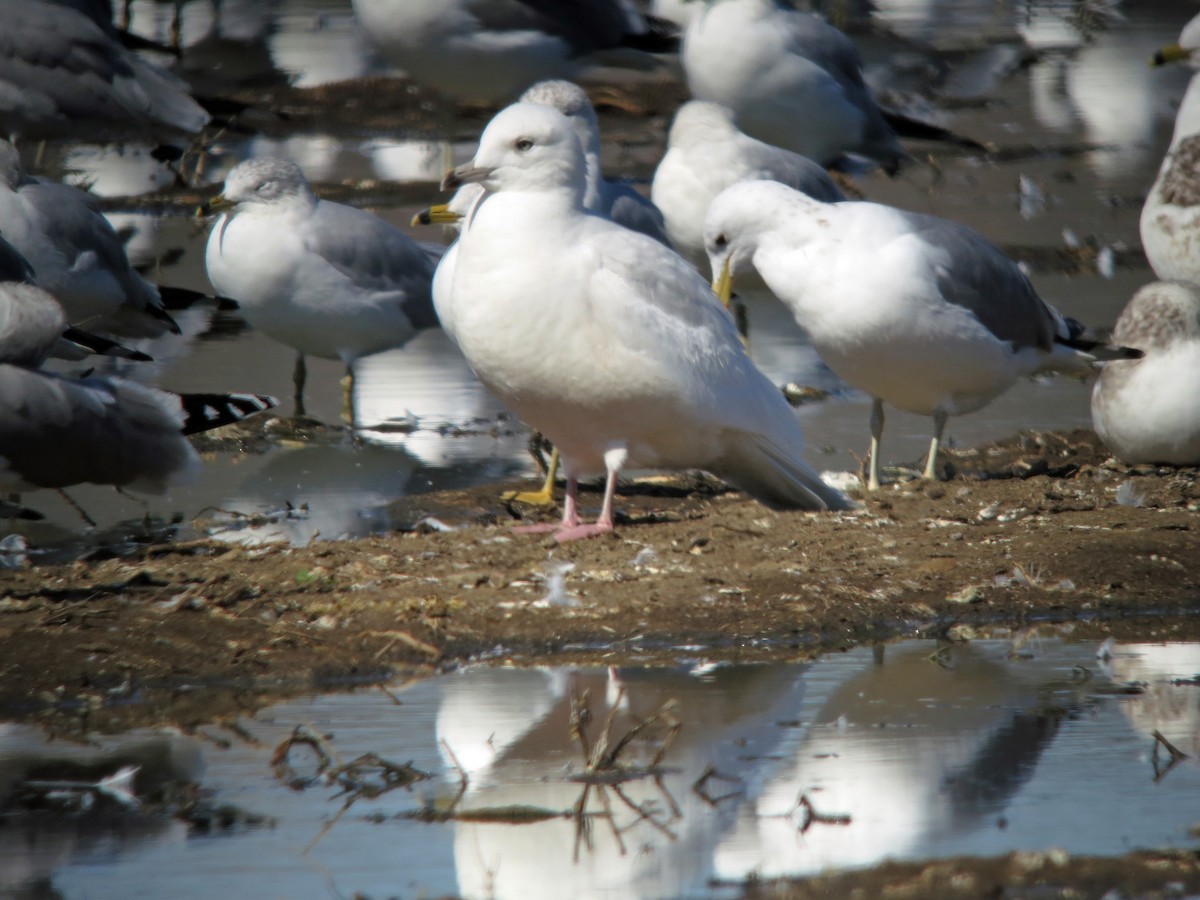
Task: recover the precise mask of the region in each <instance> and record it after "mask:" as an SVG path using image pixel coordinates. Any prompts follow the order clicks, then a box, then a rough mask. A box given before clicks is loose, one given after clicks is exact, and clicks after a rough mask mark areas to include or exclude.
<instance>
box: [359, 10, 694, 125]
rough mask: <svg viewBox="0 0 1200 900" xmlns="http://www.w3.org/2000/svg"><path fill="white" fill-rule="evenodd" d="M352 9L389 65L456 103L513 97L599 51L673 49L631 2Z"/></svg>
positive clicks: (565, 74) (566, 74)
mask: <svg viewBox="0 0 1200 900" xmlns="http://www.w3.org/2000/svg"><path fill="white" fill-rule="evenodd" d="M354 11H355V13H356V14H357V15H358V18H359V20H360V21H361V22H362V23H363V25H364V26H365V29H366V31H367V34H368V35H369V36H370V38H371V40H373V41H374V42H375V44H376V45H377V46H378V47H379V48H380V50H381V51H382V52H383V53H384V54H386V55H387V56H388V58H389V59H390V60H391V62H393V63H394V64H395V65H397V66H399V67H400V68H401V69H403V70H404V71H405V72H407V73H408V74H409V75H410V76H412V78H414V79H415V80H416V81H419V82H421V83H422V84H425V85H427V86H429V87H431V88H433V89H434V90H436V91H438V92H439V93H442V94H446V95H447V96H449V97H451V98H453V99H455V100H476V101H484V102H500V101H504V100H511V99H513V98H514V97H515V96H516V95H517V94H518V93H520V92H521V91H522V90H523V89H525V88H526V87H528V86H529V85H531V84H533V82H535V81H538V80H540V79H543V78H570V77H571V76H572V75H573V74H574V73H575V71H576V69H577V68H578V67H579V64H580V57H581V56H584V55H585V54H589V53H593V52H596V51H600V50H605V49H609V48H614V47H620V46H632V47H634V48H637V49H646V50H651V51H666V50H669V49H671V47H672V41H671V38H670V36H664V35H662V34H661V33H659V32H657V31H656V30H654V29H652V28H651V27H650V25H649V24H648V23H647V21H646V19H645V18H643V16H642V15H641V14H640V13H639V12H638V11H637V10H636V9H635V8H634V6H633V4H632V3H630V2H628V0H576V2H573V3H561V2H558V0H553V2H547V0H354Z"/></svg>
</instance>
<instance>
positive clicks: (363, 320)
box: [205, 159, 437, 420]
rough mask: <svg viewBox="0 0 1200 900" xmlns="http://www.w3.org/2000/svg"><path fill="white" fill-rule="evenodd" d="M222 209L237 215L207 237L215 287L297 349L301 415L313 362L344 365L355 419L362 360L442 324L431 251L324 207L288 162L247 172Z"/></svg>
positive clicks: (228, 183)
mask: <svg viewBox="0 0 1200 900" xmlns="http://www.w3.org/2000/svg"><path fill="white" fill-rule="evenodd" d="M213 206H214V208H223V207H232V209H231V211H230V212H228V213H225V214H223V215H222V216H221V218H220V219H218V220H217V222H216V223H215V224H214V225H213V229H212V234H211V235H210V236H209V239H208V249H207V252H206V257H205V262H206V265H207V269H208V277H209V280H210V281H211V282H212V283H213V286H214V287H215V288H216V289H217V291H218V292H219V293H220V294H222V295H224V296H227V297H231V298H233V299H234V300H236V301H238V303H239V304H240V305H241V310H242V314H243V315H244V316H245V318H246V320H247V321H248V322H250V324H251V325H253V326H254V327H255V328H258V329H260V330H261V331H263V332H264V333H265V334H267V335H269V336H270V337H272V338H274V339H275V340H277V341H280V342H281V343H284V344H287V345H288V346H290V347H293V348H295V349H296V350H297V351H298V353H299V356H298V357H297V360H296V378H295V381H296V411H297V412H298V413H302V412H303V409H304V405H303V391H304V377H305V376H304V372H305V369H304V357H305V356H306V355H311V356H319V357H323V358H325V359H340V360H341V361H342V363H343V364H344V365H345V366H346V369H347V378H348V380H347V382H346V391H345V394H344V397H345V402H344V403H343V415H345V416H346V417H347V418H348V419H350V420H352V418H353V414H352V411H351V408H350V399H351V397H352V389H353V382H352V378H353V375H352V373H353V369H352V368H351V367H352V365H353V363H354V361H355V360H356V359H358V358H359V357H362V356H369V355H370V354H372V353H378V352H380V351H381V350H387V349H390V348H392V347H399V346H401V345H402V344H404V343H405V342H406V341H408V340H409V338H411V337H412V336H413V335H414V334H416V332H417V330H418V329H421V328H427V327H430V326H433V325H436V324H437V320H436V318H435V317H434V315H433V307H432V304H431V302H430V281H431V279H432V277H433V269H434V260H433V259H432V258H431V255H430V253H429V252H428V251H427V250H426V249H424V248H422V247H420V246H418V245H417V243H416V242H415V241H413V240H412V239H411V238H409V237H408V236H407V235H406V234H404V233H403V232H401V231H400V230H399V229H397V228H395V227H393V226H392V225H390V224H388V223H387V222H385V221H383V220H382V219H380V218H378V217H377V216H373V215H371V214H370V213H368V212H364V211H362V210H359V209H354V208H353V207H349V206H343V205H341V204H339V203H331V202H329V201H327V200H319V199H317V197H316V195H315V194H314V193H313V191H312V188H311V187H310V186H309V184H308V181H307V180H306V179H305V177H304V173H303V172H301V170H300V168H299V167H298V166H297V165H296V164H295V163H292V162H289V161H286V160H280V159H262V160H254V159H252V160H247V161H246V162H243V163H241V164H239V165H238V166H237V167H235V168H234V169H233V171H232V172H230V173H229V176H228V177H227V178H226V180H225V192H224V194H223V195H222V196H221V197H218V198H217V199H216V200H214V201H213Z"/></svg>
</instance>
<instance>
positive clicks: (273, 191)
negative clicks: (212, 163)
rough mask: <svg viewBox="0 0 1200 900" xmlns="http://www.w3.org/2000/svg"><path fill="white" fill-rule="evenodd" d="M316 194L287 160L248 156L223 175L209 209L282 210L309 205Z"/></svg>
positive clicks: (301, 172)
mask: <svg viewBox="0 0 1200 900" xmlns="http://www.w3.org/2000/svg"><path fill="white" fill-rule="evenodd" d="M316 201H317V198H316V195H315V194H313V191H312V187H311V186H310V185H309V183H308V179H307V178H305V177H304V172H303V171H301V169H300V167H299V166H298V165H296V164H295V163H294V162H292V161H291V160H290V159H276V158H270V157H266V158H263V159H248V160H246V161H245V162H241V163H238V164H237V165H236V166H234V167H233V169H232V171H230V173H229V174H228V175H227V176H225V190H224V191H223V192H222V193H221V194H220V195H219V196H218V197H215V198H214V199H213V200H212V201H211V202H210V204H209V205H210V206H211V207H212V208H213V209H221V208H227V207H230V206H237V207H239V208H242V209H244V208H246V207H247V206H258V207H260V208H275V209H284V208H289V207H294V206H311V205H312V204H314V203H316Z"/></svg>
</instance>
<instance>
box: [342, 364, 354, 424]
mask: <svg viewBox="0 0 1200 900" xmlns="http://www.w3.org/2000/svg"><path fill="white" fill-rule="evenodd" d="M342 421H343V422H345V423H346V424H347V425H349V426H350V427H351V428H353V427H354V369H353V368H352V367H351V366H346V374H345V375H343V376H342Z"/></svg>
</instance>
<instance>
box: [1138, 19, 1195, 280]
mask: <svg viewBox="0 0 1200 900" xmlns="http://www.w3.org/2000/svg"><path fill="white" fill-rule="evenodd" d="M1154 60H1155V62H1156V63H1160V64H1161V63H1166V62H1174V61H1176V60H1179V61H1186V62H1187V63H1188V64H1189V65H1191V66H1192V67H1193V68H1196V67H1198V66H1200V16H1196V17H1195V18H1194V19H1192V20H1191V21H1190V22H1188V23H1187V25H1185V26H1184V28H1183V31H1182V32H1181V33H1180V35H1179V43H1177V44H1173V45H1171V46H1170V47H1165V48H1163V49H1162V50H1160V51H1159V52H1158V54H1157V55H1156V56H1155V57H1154ZM1141 232H1142V247H1143V249H1144V250H1145V251H1146V258H1147V259H1148V260H1150V266H1151V268H1153V269H1154V273H1155V274H1156V275H1157V276H1158V277H1159V278H1162V279H1168V280H1173V279H1180V280H1183V281H1195V282H1200V252H1198V251H1197V246H1198V236H1200V76H1195V75H1193V76H1192V80H1191V83H1190V84H1188V89H1187V93H1186V94H1184V97H1183V102H1182V103H1180V105H1179V112H1178V113H1177V114H1176V116H1175V132H1174V134H1172V135H1171V146H1170V147H1169V148H1168V149H1167V155H1166V157H1165V158H1164V159H1163V161H1162V166H1161V167H1160V168H1159V170H1158V177H1157V178H1156V179H1155V181H1154V185H1153V186H1152V187H1151V188H1150V193H1149V194H1148V195H1147V196H1146V203H1145V205H1144V206H1143V207H1142V218H1141Z"/></svg>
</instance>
